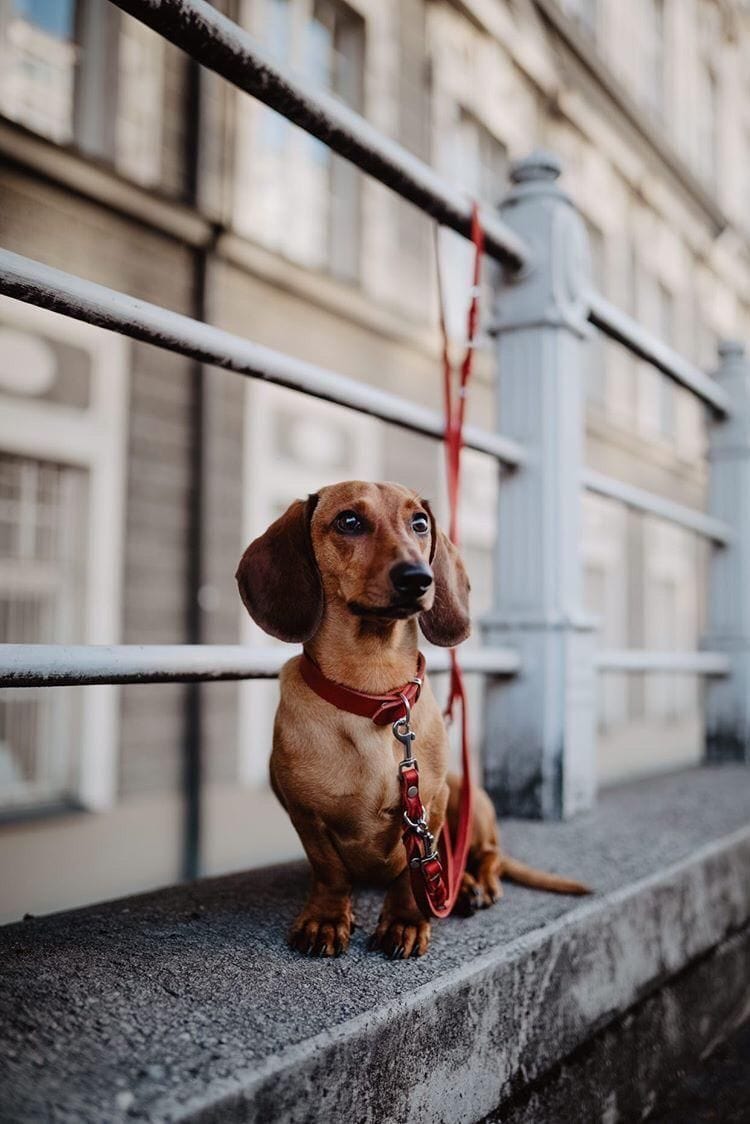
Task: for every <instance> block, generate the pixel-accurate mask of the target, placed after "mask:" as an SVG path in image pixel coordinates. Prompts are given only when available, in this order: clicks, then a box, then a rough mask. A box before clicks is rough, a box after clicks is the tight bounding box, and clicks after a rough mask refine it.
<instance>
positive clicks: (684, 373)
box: [588, 290, 731, 418]
mask: <svg viewBox="0 0 750 1124" xmlns="http://www.w3.org/2000/svg"><path fill="white" fill-rule="evenodd" d="M588 304H589V320H590V321H591V323H592V324H593V325H594V326H595V327H597V328H599V330H600V331H602V332H604V334H605V335H606V336H609V338H610V339H613V340H616V341H617V342H618V343H621V344H624V346H625V347H626V348H627V349H628V351H630V352H631V353H632V354H633V355H637V356H638V358H639V359H644V360H645V361H646V362H647V363H650V364H651V366H652V367H656V369H657V370H659V371H661V372H662V373H663V374H665V375H666V376H667V377H668V378H670V379H672V380H673V382H676V383H678V385H680V386H683V387H684V388H685V389H686V390H689V391H690V392H691V394H694V395H695V396H696V398H700V399H701V401H702V402H703V403H704V404H705V405H706V406H709V407H710V408H711V409H712V410H713V411H714V413H715V414H717V415H718V417H720V418H725V417H727V416H728V415H729V413H730V409H731V408H730V403H729V398H728V397H727V394H726V392H725V391H724V390H722V388H721V387H720V386H718V385H717V383H716V382H715V380H714V379H711V378H709V377H708V375H705V374H704V373H703V371H701V370H700V369H699V368H698V367H695V366H693V364H692V363H690V362H688V360H687V359H685V358H684V357H683V356H682V355H680V354H679V352H677V351H675V350H674V348H671V347H669V346H668V345H667V344H665V343H664V342H663V340H660V339H659V337H658V336H656V335H654V333H653V332H650V331H649V330H648V328H646V327H644V325H643V324H641V323H639V321H638V320H634V319H633V317H632V316H628V314H627V312H623V311H622V309H619V308H617V307H616V306H615V305H613V304H611V303H610V302H609V301H608V300H605V298H604V297H603V296H602V295H601V294H600V293H597V292H596V291H594V290H592V291H591V292H590V293H589V294H588Z"/></svg>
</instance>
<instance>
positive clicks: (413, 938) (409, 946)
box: [370, 916, 432, 960]
mask: <svg viewBox="0 0 750 1124" xmlns="http://www.w3.org/2000/svg"><path fill="white" fill-rule="evenodd" d="M431 931H432V930H431V927H430V922H429V921H425V920H424V919H420V920H419V921H412V920H408V921H406V920H403V919H400V918H398V917H382V916H381V918H380V922H379V923H378V927H377V929H376V930H375V932H374V933H373V935H372V937H371V938H370V948H379V949H380V950H381V951H382V952H384V953H385V955H386V956H388V957H389V958H390V959H391V960H408V958H409V957H410V956H424V954H425V953H426V952H427V949H428V946H429V944H430V934H431Z"/></svg>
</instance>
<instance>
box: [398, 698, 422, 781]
mask: <svg viewBox="0 0 750 1124" xmlns="http://www.w3.org/2000/svg"><path fill="white" fill-rule="evenodd" d="M399 697H400V699H401V701H402V702H403V704H404V707H405V708H406V714H404V715H403V717H401V718H397V719H396V721H395V722H394V723H393V726H392V730H393V736H394V738H395V739H396V740H397V741H399V742H401V745H402V746H403V748H404V759H403V761H402V762H401V765H402V766H404V765H412V764H414V758H413V757H412V753H411V743H412V742H413V741H414V739H415V738H416V736H417V735H416V734H415V733H414V731H413V730H412V728H411V726H410V725H409V718H410V717H411V706H410V705H409V700H408V699H407V697H406V695H400V696H399Z"/></svg>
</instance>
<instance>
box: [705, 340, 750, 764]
mask: <svg viewBox="0 0 750 1124" xmlns="http://www.w3.org/2000/svg"><path fill="white" fill-rule="evenodd" d="M716 374H717V378H718V380H719V382H720V383H721V385H722V386H723V387H724V389H725V390H726V392H727V394H728V395H729V397H730V400H731V407H732V413H731V416H730V418H729V419H728V420H726V421H719V422H716V423H714V425H713V426H712V428H711V437H710V449H709V461H710V467H711V474H710V485H709V509H710V512H711V514H712V515H715V516H717V517H718V518H719V519H722V520H724V522H725V523H728V524H729V526H730V527H731V528H732V531H733V539H732V542H731V543H730V544H729V545H728V546H726V547H723V548H721V549H718V550H714V551H713V553H712V556H711V566H710V574H709V595H708V628H707V635H706V637H705V638H704V646H705V647H707V648H710V649H711V650H712V651H716V652H725V653H726V654H727V655H728V656H729V659H730V663H731V671H730V674H729V675H728V676H725V677H723V678H711V679H709V681H708V685H707V688H706V756H707V758H708V759H709V760H712V761H747V762H750V359H749V358H748V356H747V355H746V354H745V349H744V347H743V345H742V344H741V343H737V342H735V341H731V340H727V341H725V342H724V343H721V344H720V345H719V368H718V371H717V373H716Z"/></svg>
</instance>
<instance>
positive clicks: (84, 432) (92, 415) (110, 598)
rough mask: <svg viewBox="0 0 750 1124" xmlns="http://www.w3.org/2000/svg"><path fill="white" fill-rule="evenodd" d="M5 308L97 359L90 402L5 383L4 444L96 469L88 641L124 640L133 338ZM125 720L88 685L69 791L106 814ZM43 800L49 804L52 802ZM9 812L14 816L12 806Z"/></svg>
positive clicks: (112, 696) (31, 329) (10, 304)
mask: <svg viewBox="0 0 750 1124" xmlns="http://www.w3.org/2000/svg"><path fill="white" fill-rule="evenodd" d="M0 312H2V314H3V323H4V324H5V323H7V324H8V325H10V326H11V327H13V328H14V329H16V330H18V331H21V332H27V333H29V334H30V335H35V334H42V335H44V336H46V337H48V338H50V339H54V340H59V341H60V342H61V343H67V344H69V345H72V346H74V347H78V348H81V349H82V350H85V351H86V352H88V353H89V354H90V356H91V378H90V400H89V406H88V408H87V409H78V408H76V407H72V406H63V405H59V404H57V403H50V402H46V401H39V400H37V399H34V398H32V397H29V398H22V397H20V396H11V395H5V394H3V392H2V390H0V402H1V403H2V409H0V449H2V451H3V452H6V453H11V454H15V455H19V456H25V457H32V458H34V459H37V460H40V461H47V462H54V463H57V464H63V465H72V466H75V467H79V468H83V469H84V470H86V471H87V473H88V510H87V513H86V515H87V526H88V532H87V543H86V552H85V555H86V564H85V579H84V587H83V601H84V612H83V636H82V638H81V642H82V643H85V644H116V643H118V642H119V641H120V639H121V634H122V596H123V576H124V575H123V553H124V538H125V518H126V469H127V439H128V425H127V418H128V396H129V385H130V378H129V368H130V343H129V341H128V340H126V339H125V338H124V337H122V336H119V335H117V334H116V333H112V332H107V331H105V330H104V329H103V328H95V327H92V326H91V325H89V324H84V323H81V322H79V321H77V320H73V319H70V318H68V317H65V316H63V315H61V314H59V313H55V312H50V311H48V310H46V309H41V308H36V307H34V306H32V305H25V304H22V303H20V302H18V301H14V300H11V298H9V297H3V296H0ZM119 724H120V715H119V687H117V686H116V685H111V684H110V685H99V686H95V687H87V688H86V691H85V692H84V699H83V705H82V723H81V742H80V752H79V756H78V761H77V763H76V765H77V769H76V771H77V783H76V784H75V786H74V790H73V792H72V793H71V798H70V799H71V802H72V803H74V804H75V805H78V806H80V807H81V808H83V809H86V810H91V811H100V810H103V809H106V808H109V807H111V806H112V805H113V804H114V802H115V798H116V792H117V755H118V741H119ZM38 807H39V808H40V809H41V810H43V809H44V804H40V805H38ZM9 814H10V816H13V815H14V814H15V813H14V811H13V809H12V808H11V809H10V812H9ZM19 814H20V809H19Z"/></svg>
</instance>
